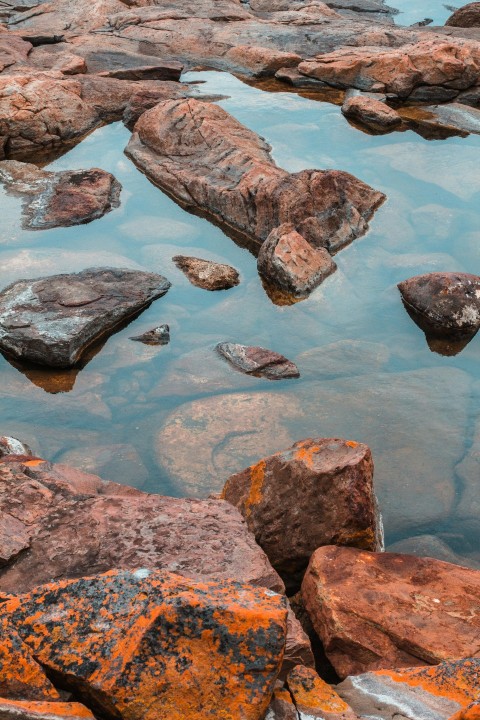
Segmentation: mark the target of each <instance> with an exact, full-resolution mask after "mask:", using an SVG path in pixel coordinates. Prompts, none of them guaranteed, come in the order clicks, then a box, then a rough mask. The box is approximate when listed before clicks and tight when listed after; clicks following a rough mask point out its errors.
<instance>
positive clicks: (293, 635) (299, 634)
mask: <svg viewBox="0 0 480 720" xmlns="http://www.w3.org/2000/svg"><path fill="white" fill-rule="evenodd" d="M297 665H304V666H305V667H309V668H313V667H315V658H314V657H313V651H312V646H311V644H310V640H309V638H308V635H307V634H306V632H305V631H304V629H303V627H302V625H301V623H300V620H298V618H297V616H296V615H295V613H294V611H293V610H292V608H291V606H290V603H288V615H287V639H286V643H285V655H284V657H283V663H282V671H281V674H280V677H281V679H282V680H284V679H285V678H286V676H287V674H288V673H289V672H290V671H291V670H292V669H293V668H294V667H296V666H297Z"/></svg>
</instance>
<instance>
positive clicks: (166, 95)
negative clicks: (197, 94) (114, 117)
mask: <svg viewBox="0 0 480 720" xmlns="http://www.w3.org/2000/svg"><path fill="white" fill-rule="evenodd" d="M156 84H157V87H156V88H149V89H144V90H139V91H138V92H135V93H133V94H132V95H131V96H130V98H129V100H128V102H127V104H126V106H125V110H124V113H123V122H124V123H125V125H126V126H127V128H128V129H129V130H133V127H134V125H135V123H136V122H137V120H138V118H139V117H140V115H142V114H143V113H144V112H145V111H146V110H150V108H152V107H155V105H158V103H159V102H162V101H164V100H169V99H170V98H172V96H177V97H181V96H184V95H185V94H186V90H185V89H184V88H183V87H182V86H181V85H179V84H178V83H170V82H162V83H156Z"/></svg>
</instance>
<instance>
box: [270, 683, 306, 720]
mask: <svg viewBox="0 0 480 720" xmlns="http://www.w3.org/2000/svg"><path fill="white" fill-rule="evenodd" d="M265 720H299V717H298V713H297V709H296V707H295V705H294V704H293V700H292V696H291V695H290V693H289V692H288V690H287V689H286V688H277V689H276V690H275V692H274V693H273V697H272V702H271V703H270V705H269V707H268V711H267V714H266V715H265Z"/></svg>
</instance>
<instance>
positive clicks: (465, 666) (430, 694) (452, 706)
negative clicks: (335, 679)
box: [337, 658, 480, 720]
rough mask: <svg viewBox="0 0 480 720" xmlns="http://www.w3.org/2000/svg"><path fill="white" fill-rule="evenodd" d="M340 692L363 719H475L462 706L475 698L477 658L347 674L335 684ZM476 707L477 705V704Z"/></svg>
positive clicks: (479, 685)
mask: <svg viewBox="0 0 480 720" xmlns="http://www.w3.org/2000/svg"><path fill="white" fill-rule="evenodd" d="M337 690H338V692H339V693H340V695H341V696H342V697H343V698H345V699H346V700H347V701H348V702H349V703H350V704H351V706H352V707H353V709H354V710H355V711H356V712H357V713H358V714H359V715H360V716H361V717H362V718H363V717H370V716H371V714H374V716H375V718H378V719H379V720H394V719H395V718H402V719H403V718H406V720H420V718H422V720H423V718H425V719H426V720H427V719H428V720H430V718H432V720H454V719H455V720H460V719H462V720H475V718H478V715H475V714H473V715H471V716H469V714H468V713H469V712H470V710H465V711H463V712H465V713H466V714H462V710H459V711H458V715H457V714H455V715H454V718H452V719H451V718H450V716H451V714H452V713H453V712H455V711H456V710H457V709H458V708H460V707H461V706H462V705H465V704H468V703H470V701H472V700H473V699H478V697H479V693H480V659H479V658H466V659H461V660H449V661H447V662H442V663H440V664H439V665H436V666H435V667H428V668H409V669H407V670H402V669H395V670H381V671H378V672H369V673H365V674H363V675H356V676H355V677H349V678H347V679H346V680H345V681H344V682H342V683H341V684H340V685H338V686H337ZM477 708H478V704H477Z"/></svg>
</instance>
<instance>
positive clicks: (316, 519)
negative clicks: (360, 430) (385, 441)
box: [222, 438, 383, 591]
mask: <svg viewBox="0 0 480 720" xmlns="http://www.w3.org/2000/svg"><path fill="white" fill-rule="evenodd" d="M222 497H223V498H224V499H225V500H228V502H230V503H232V504H233V505H235V507H237V508H238V509H239V510H240V512H241V513H242V515H243V516H244V518H245V520H246V522H247V525H248V527H249V529H250V531H251V532H252V533H253V534H254V535H255V538H256V540H257V542H258V544H259V545H260V547H262V548H263V549H264V551H265V552H266V554H267V556H268V558H269V560H270V562H271V563H272V565H273V566H274V568H275V569H276V570H277V572H279V574H280V575H281V576H282V577H283V579H284V580H285V582H286V584H287V588H288V589H290V590H294V591H295V589H296V588H298V586H299V583H300V581H301V578H302V576H303V573H304V571H305V568H306V567H307V565H308V561H309V560H310V556H311V555H312V553H313V552H314V551H315V550H316V549H317V548H318V547H320V546H322V545H352V546H354V547H360V548H364V549H366V550H380V549H381V548H382V542H383V529H382V523H381V520H380V516H379V512H378V508H377V501H376V498H375V492H374V489H373V461H372V455H371V452H370V450H369V448H368V447H367V446H366V445H362V444H361V443H356V442H354V441H351V440H338V439H334V438H320V439H314V440H310V439H309V440H302V441H300V442H298V443H295V445H293V447H291V448H289V449H288V450H285V451H283V452H278V453H276V454H275V455H271V456H270V457H267V458H264V459H263V460H260V462H258V463H257V464H255V465H253V466H252V467H249V468H247V469H246V470H243V471H242V472H240V473H237V474H236V475H232V476H231V477H230V478H229V479H228V480H227V482H226V484H225V487H224V489H223V492H222Z"/></svg>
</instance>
